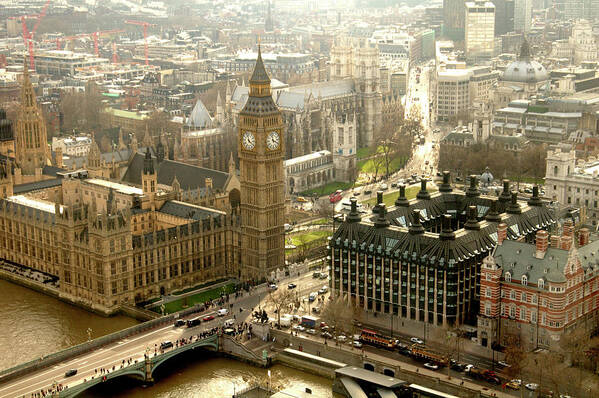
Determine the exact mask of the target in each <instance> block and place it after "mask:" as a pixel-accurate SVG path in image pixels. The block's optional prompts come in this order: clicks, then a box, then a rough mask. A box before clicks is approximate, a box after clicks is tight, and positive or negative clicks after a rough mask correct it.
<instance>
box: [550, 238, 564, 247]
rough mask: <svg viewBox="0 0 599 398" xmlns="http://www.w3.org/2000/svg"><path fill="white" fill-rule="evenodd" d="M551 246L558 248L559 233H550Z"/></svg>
mask: <svg viewBox="0 0 599 398" xmlns="http://www.w3.org/2000/svg"><path fill="white" fill-rule="evenodd" d="M550 239H551V247H554V248H556V249H559V247H560V246H561V245H560V237H559V235H551V238H550Z"/></svg>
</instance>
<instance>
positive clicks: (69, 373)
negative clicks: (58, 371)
mask: <svg viewBox="0 0 599 398" xmlns="http://www.w3.org/2000/svg"><path fill="white" fill-rule="evenodd" d="M76 374H77V369H69V370H67V371H66V372H64V377H71V376H75V375H76Z"/></svg>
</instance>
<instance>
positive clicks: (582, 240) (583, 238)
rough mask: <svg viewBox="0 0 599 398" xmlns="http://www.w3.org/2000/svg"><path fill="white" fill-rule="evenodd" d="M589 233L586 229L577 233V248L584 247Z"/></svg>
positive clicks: (581, 229) (587, 241)
mask: <svg viewBox="0 0 599 398" xmlns="http://www.w3.org/2000/svg"><path fill="white" fill-rule="evenodd" d="M590 235H591V232H590V231H589V229H588V228H580V230H579V231H578V246H581V247H582V246H584V245H586V244H588V243H589V236H590Z"/></svg>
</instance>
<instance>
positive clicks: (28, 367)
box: [0, 305, 203, 383]
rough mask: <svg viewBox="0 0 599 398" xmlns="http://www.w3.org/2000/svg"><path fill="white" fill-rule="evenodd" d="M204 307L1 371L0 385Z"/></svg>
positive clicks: (162, 318)
mask: <svg viewBox="0 0 599 398" xmlns="http://www.w3.org/2000/svg"><path fill="white" fill-rule="evenodd" d="M202 307H203V306H202V305H195V306H193V307H190V308H188V309H185V310H183V311H179V312H178V313H175V314H169V315H166V316H162V317H160V318H157V319H153V320H151V321H147V322H143V323H140V324H138V325H134V326H131V327H129V328H127V329H123V330H120V331H118V332H114V333H111V334H107V335H105V336H102V337H98V338H97V339H93V340H90V341H87V342H85V343H81V344H78V345H75V346H72V347H69V348H66V349H64V350H62V351H58V352H55V353H52V354H50V355H47V356H44V357H41V358H39V359H34V360H32V361H29V362H25V363H22V364H20V365H17V366H15V367H12V368H9V369H5V370H2V371H0V383H4V382H6V381H9V380H12V379H14V378H16V377H19V376H22V375H24V374H27V373H29V372H33V371H35V370H38V369H42V368H45V367H47V366H51V365H54V364H56V363H59V362H62V361H65V360H68V359H70V358H74V357H76V356H79V355H81V354H85V353H86V352H89V351H93V350H95V349H97V348H100V347H103V346H105V345H108V344H110V343H114V342H115V341H118V340H122V339H124V338H126V337H129V336H133V335H136V334H139V333H142V332H145V331H147V330H151V329H155V328H157V327H159V326H162V325H164V324H167V323H172V322H173V321H174V320H175V319H176V318H177V317H184V316H186V315H189V314H193V313H196V312H199V311H200V310H201V309H202Z"/></svg>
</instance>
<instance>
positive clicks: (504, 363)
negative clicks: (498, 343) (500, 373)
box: [497, 361, 511, 368]
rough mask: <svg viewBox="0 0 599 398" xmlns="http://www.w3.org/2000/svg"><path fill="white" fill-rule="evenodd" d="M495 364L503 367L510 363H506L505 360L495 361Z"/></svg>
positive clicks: (507, 366)
mask: <svg viewBox="0 0 599 398" xmlns="http://www.w3.org/2000/svg"><path fill="white" fill-rule="evenodd" d="M497 364H498V365H499V366H501V367H504V368H509V367H510V366H511V365H510V364H509V363H507V362H506V361H497Z"/></svg>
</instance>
